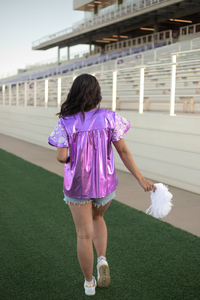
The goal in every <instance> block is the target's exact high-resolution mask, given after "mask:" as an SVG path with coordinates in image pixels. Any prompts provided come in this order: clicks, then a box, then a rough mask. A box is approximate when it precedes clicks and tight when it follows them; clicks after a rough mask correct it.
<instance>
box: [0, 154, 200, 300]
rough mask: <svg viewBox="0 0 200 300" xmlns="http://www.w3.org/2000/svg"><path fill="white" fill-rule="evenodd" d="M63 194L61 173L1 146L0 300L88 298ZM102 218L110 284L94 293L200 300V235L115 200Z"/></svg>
mask: <svg viewBox="0 0 200 300" xmlns="http://www.w3.org/2000/svg"><path fill="white" fill-rule="evenodd" d="M62 199H63V194H62V178H61V177H60V176H58V175H55V174H53V173H51V172H48V171H46V170H44V169H43V168H41V167H38V166H35V165H33V164H31V163H29V162H27V161H25V160H23V159H21V158H19V157H17V156H14V155H12V154H10V153H7V152H5V151H3V150H0V214H1V216H0V234H1V239H0V284H1V287H0V299H1V300H12V299H13V300H17V299H20V300H28V299H37V300H51V299H52V300H64V299H69V300H73V299H78V300H82V299H88V296H85V294H84V288H83V283H84V277H83V275H82V272H81V270H80V267H79V264H78V260H77V254H76V233H75V227H74V224H73V220H72V216H71V213H70V210H69V208H68V206H67V205H66V204H65V203H64V201H63V200H62ZM105 220H106V223H107V227H108V250H107V259H108V262H109V266H110V273H111V284H110V285H109V286H108V287H107V288H105V289H100V288H97V289H96V295H95V296H93V297H94V298H95V299H103V300H111V299H112V300H116V299H120V300H123V299H134V300H143V299H145V300H146V299H148V300H160V299H163V300H171V299H179V300H185V299H188V300H194V299H196V300H199V299H200V238H199V237H197V236H195V235H192V234H190V233H188V232H185V231H183V230H181V229H178V228H175V227H173V226H172V225H170V224H167V223H165V222H163V221H160V220H157V219H154V218H153V217H151V216H149V215H146V214H144V213H143V212H141V211H137V210H135V209H133V208H131V207H129V206H126V205H124V204H122V203H119V202H117V201H115V200H113V202H112V204H111V206H110V207H109V209H108V210H107V212H106V213H105ZM95 262H96V254H95ZM94 275H95V276H96V265H94Z"/></svg>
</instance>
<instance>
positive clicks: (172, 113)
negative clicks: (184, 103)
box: [170, 54, 176, 116]
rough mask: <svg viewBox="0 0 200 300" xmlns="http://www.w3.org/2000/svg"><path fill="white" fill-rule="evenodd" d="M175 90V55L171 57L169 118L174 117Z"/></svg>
mask: <svg viewBox="0 0 200 300" xmlns="http://www.w3.org/2000/svg"><path fill="white" fill-rule="evenodd" d="M175 88H176V54H174V55H172V73H171V97H170V116H174V108H175Z"/></svg>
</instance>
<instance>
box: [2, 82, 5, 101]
mask: <svg viewBox="0 0 200 300" xmlns="http://www.w3.org/2000/svg"><path fill="white" fill-rule="evenodd" d="M2 92H3V95H2V97H3V105H5V84H4V85H3V88H2Z"/></svg>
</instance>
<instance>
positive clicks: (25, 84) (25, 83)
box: [24, 81, 27, 106]
mask: <svg viewBox="0 0 200 300" xmlns="http://www.w3.org/2000/svg"><path fill="white" fill-rule="evenodd" d="M24 106H27V81H26V82H24Z"/></svg>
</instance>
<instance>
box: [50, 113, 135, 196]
mask: <svg viewBox="0 0 200 300" xmlns="http://www.w3.org/2000/svg"><path fill="white" fill-rule="evenodd" d="M129 128H130V122H129V121H127V120H126V119H125V118H122V117H121V116H119V115H118V114H117V113H115V112H113V111H110V110H106V109H102V108H100V109H95V110H91V111H89V112H85V121H84V122H83V117H82V114H81V113H76V114H75V115H72V116H65V117H62V118H60V120H59V121H58V124H57V125H56V128H55V129H54V131H53V132H52V134H51V135H50V136H49V138H48V142H49V144H50V145H52V146H55V147H69V151H68V158H67V161H66V163H65V167H64V183H63V192H64V194H65V195H67V196H68V197H71V198H77V199H88V198H102V197H105V196H107V195H108V194H110V193H111V192H113V191H114V190H115V189H116V186H117V185H118V184H119V183H118V180H117V176H116V171H115V164H114V156H113V151H112V146H111V142H114V141H119V140H120V139H122V138H123V136H124V134H125V133H126V132H127V131H128V129H129Z"/></svg>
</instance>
